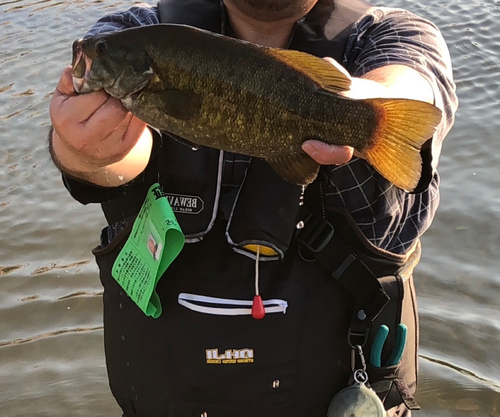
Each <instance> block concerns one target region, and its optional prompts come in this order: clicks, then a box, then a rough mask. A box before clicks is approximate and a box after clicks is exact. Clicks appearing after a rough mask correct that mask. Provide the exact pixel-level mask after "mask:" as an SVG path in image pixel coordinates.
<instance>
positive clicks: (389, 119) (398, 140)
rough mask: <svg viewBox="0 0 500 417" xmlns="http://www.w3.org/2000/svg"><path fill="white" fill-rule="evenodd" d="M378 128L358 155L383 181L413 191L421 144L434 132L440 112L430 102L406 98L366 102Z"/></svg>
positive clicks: (419, 171)
mask: <svg viewBox="0 0 500 417" xmlns="http://www.w3.org/2000/svg"><path fill="white" fill-rule="evenodd" d="M366 101H367V102H371V104H372V105H373V106H374V107H375V108H376V109H377V110H376V111H377V114H378V120H379V125H378V126H377V128H376V131H375V137H373V138H372V140H371V143H370V145H368V147H367V148H366V149H364V150H363V151H362V152H361V153H362V155H363V156H364V157H365V158H366V160H367V161H368V162H369V163H370V164H371V165H372V166H373V167H374V168H375V169H376V170H377V171H378V172H379V173H380V174H381V175H382V176H383V177H384V178H386V179H387V180H389V181H390V182H392V183H393V184H394V185H396V186H397V187H399V188H401V189H403V190H405V191H413V190H414V189H415V188H416V187H417V185H418V183H419V181H420V176H421V174H422V163H423V162H422V156H421V154H420V150H421V149H422V145H423V144H424V143H425V142H426V141H427V140H428V139H430V138H431V137H432V135H433V134H434V133H435V131H436V129H437V126H438V125H439V122H440V121H441V117H442V113H441V110H439V109H438V108H437V107H435V106H433V105H432V104H430V103H426V102H423V101H417V100H409V99H369V100H366Z"/></svg>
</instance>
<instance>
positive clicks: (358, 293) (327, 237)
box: [295, 213, 389, 346]
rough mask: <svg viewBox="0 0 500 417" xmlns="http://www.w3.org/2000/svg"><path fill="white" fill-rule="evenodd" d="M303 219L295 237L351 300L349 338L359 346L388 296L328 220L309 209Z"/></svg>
mask: <svg viewBox="0 0 500 417" xmlns="http://www.w3.org/2000/svg"><path fill="white" fill-rule="evenodd" d="M303 223H304V226H303V227H302V228H301V229H299V230H298V231H297V232H296V235H295V237H296V239H297V241H298V242H299V243H300V244H301V245H302V246H303V247H305V248H306V249H308V250H309V251H310V252H311V253H312V254H313V256H314V257H315V258H316V260H317V261H318V262H319V263H320V265H321V266H322V267H323V268H325V269H326V270H327V271H328V273H329V274H330V275H331V276H332V277H333V278H334V279H335V280H337V281H338V282H339V284H340V285H342V287H343V288H344V289H345V290H346V291H347V293H348V294H349V295H350V296H351V297H353V299H354V300H355V308H354V313H353V317H352V320H351V328H350V332H349V342H350V343H351V344H352V345H353V346H355V345H360V346H363V345H364V344H365V343H366V338H367V336H368V329H369V327H370V325H371V322H372V321H373V320H374V319H375V318H376V317H377V316H378V315H379V313H380V312H381V311H382V309H383V308H384V307H385V305H386V304H387V302H388V301H389V296H388V295H387V294H386V292H385V291H384V290H383V288H382V285H381V284H380V282H379V281H378V279H377V278H376V277H375V275H374V274H373V273H372V272H371V271H370V270H369V269H368V267H367V266H366V265H365V264H364V263H363V262H362V261H361V260H360V259H358V257H357V256H356V255H355V254H354V253H353V252H352V250H351V249H350V248H349V247H347V246H346V245H345V244H344V243H343V242H342V240H341V239H340V238H339V237H337V236H336V235H335V230H334V227H333V225H332V224H331V223H330V222H329V221H328V220H326V219H324V218H322V217H321V216H319V215H317V214H316V213H310V214H309V215H308V216H307V218H306V219H305V220H304V221H303Z"/></svg>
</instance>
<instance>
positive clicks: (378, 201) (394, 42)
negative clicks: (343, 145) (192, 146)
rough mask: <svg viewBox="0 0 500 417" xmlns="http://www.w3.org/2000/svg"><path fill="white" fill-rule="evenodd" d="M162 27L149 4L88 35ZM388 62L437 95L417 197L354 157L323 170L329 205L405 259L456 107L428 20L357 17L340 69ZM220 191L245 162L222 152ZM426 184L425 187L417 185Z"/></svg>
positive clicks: (440, 46)
mask: <svg viewBox="0 0 500 417" xmlns="http://www.w3.org/2000/svg"><path fill="white" fill-rule="evenodd" d="M157 23H159V17H158V12H157V8H156V7H154V6H149V5H146V4H141V5H139V6H134V7H132V8H130V9H129V10H128V11H126V12H120V13H112V14H109V15H106V16H104V17H103V18H101V19H100V20H99V21H98V22H97V23H96V24H95V25H94V26H93V27H92V29H91V30H90V31H89V33H88V34H89V35H93V34H96V33H100V32H107V31H112V30H116V29H122V28H125V27H133V26H140V25H152V24H157ZM388 64H402V65H407V66H409V67H412V68H414V69H415V70H417V71H418V72H419V73H420V74H422V75H423V76H424V77H425V78H426V79H427V80H428V81H429V82H430V84H431V86H432V88H433V90H434V96H435V103H434V104H435V105H436V106H438V107H439V108H440V109H441V110H442V111H443V119H442V122H441V124H440V126H439V128H438V131H437V133H436V134H435V135H434V137H433V139H432V143H431V145H430V152H429V154H430V155H431V158H429V159H431V160H430V161H427V166H424V170H427V172H430V175H429V180H428V181H421V183H420V185H419V187H418V188H419V190H418V192H416V193H413V194H409V193H406V192H404V191H402V190H400V189H399V188H397V187H396V186H394V185H393V184H391V183H389V182H388V181H387V180H386V179H384V178H383V177H382V176H381V175H380V174H378V173H377V172H376V171H375V170H374V169H373V167H371V166H370V165H369V164H368V163H367V162H366V161H364V160H362V159H358V158H353V159H352V160H351V161H350V162H349V163H347V164H344V165H341V166H324V167H322V169H323V170H324V171H325V172H326V174H327V175H328V177H329V182H328V185H327V187H326V190H325V195H326V201H325V202H326V205H327V206H328V207H334V208H343V209H346V210H347V211H348V212H349V213H350V214H351V216H352V217H353V219H354V221H355V222H356V224H357V225H358V227H359V228H360V229H361V231H362V232H363V234H364V235H365V236H366V237H367V239H368V240H369V241H370V242H372V243H373V244H374V245H375V246H377V247H379V248H381V249H384V250H387V251H390V252H393V253H396V254H404V253H405V252H406V251H407V250H408V249H409V248H410V247H411V246H412V245H413V243H414V242H415V241H416V240H417V239H418V238H419V237H420V236H421V235H422V233H423V232H424V231H425V230H426V229H427V228H428V227H429V226H430V224H431V221H432V218H433V216H434V214H435V212H436V209H437V206H438V203H439V190H438V185H439V176H438V173H437V171H436V166H437V161H438V157H439V153H440V150H441V144H442V141H443V139H444V137H445V136H446V134H447V133H448V131H449V130H450V128H451V126H452V125H453V121H454V113H455V110H456V107H457V98H456V96H455V86H454V83H453V79H452V72H451V63H450V58H449V53H448V49H447V47H446V44H445V42H444V40H443V38H442V36H441V34H440V32H439V30H438V29H437V28H436V27H435V26H434V25H433V24H432V23H430V22H429V21H427V20H425V19H423V18H420V17H418V16H416V15H414V14H412V13H410V12H408V11H405V10H401V9H389V8H378V9H376V10H375V11H373V12H371V14H370V15H367V16H365V17H364V18H362V19H361V20H360V21H359V22H358V23H357V24H356V25H355V27H354V29H353V32H352V33H351V34H350V36H349V39H348V42H347V46H346V50H345V52H344V58H343V62H342V65H343V66H344V67H345V68H346V69H347V70H348V71H349V73H351V75H353V76H357V77H359V76H362V75H363V74H365V73H367V72H368V71H371V70H373V69H375V68H379V67H381V66H385V65H388ZM225 155H226V158H225V161H224V168H223V187H224V188H225V191H226V193H224V194H227V195H234V194H235V193H231V192H229V193H227V191H230V189H231V188H238V187H239V186H240V185H241V183H242V181H243V178H244V175H245V171H246V169H247V167H248V164H249V161H250V158H249V157H247V156H244V155H235V154H231V153H225ZM422 182H425V183H422Z"/></svg>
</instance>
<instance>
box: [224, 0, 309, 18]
mask: <svg viewBox="0 0 500 417" xmlns="http://www.w3.org/2000/svg"><path fill="white" fill-rule="evenodd" d="M316 1H317V0H230V2H231V3H232V4H233V5H234V6H235V7H237V8H238V9H239V10H240V11H241V12H243V13H245V14H246V15H247V16H248V17H251V18H252V19H254V20H257V21H260V22H274V21H276V22H278V21H281V20H286V19H289V18H291V17H294V16H299V15H302V16H304V15H305V14H307V12H309V10H311V8H312V7H313V6H314V4H315V3H316Z"/></svg>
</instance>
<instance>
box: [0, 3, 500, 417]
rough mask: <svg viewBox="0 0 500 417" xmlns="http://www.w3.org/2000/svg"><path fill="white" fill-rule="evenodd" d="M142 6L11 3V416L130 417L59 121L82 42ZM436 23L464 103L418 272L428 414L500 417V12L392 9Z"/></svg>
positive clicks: (5, 126) (3, 34) (1, 65)
mask: <svg viewBox="0 0 500 417" xmlns="http://www.w3.org/2000/svg"><path fill="white" fill-rule="evenodd" d="M131 4H132V3H131V2H124V1H113V0H96V1H83V0H75V1H71V0H70V1H55V0H41V1H29V0H11V1H5V0H0V178H1V187H0V230H1V236H2V239H1V244H0V416H2V417H3V416H5V417H11V416H12V417H13V416H61V417H62V416H69V415H71V416H118V415H120V414H119V410H118V407H117V406H116V405H115V403H114V400H113V399H112V397H111V394H110V392H109V388H108V385H107V378H106V372H105V367H104V352H103V348H102V318H101V309H102V306H101V291H102V289H101V286H100V283H99V280H98V278H97V274H96V272H97V269H96V267H95V265H94V263H93V259H92V257H91V254H90V249H91V248H92V247H93V246H94V245H95V244H96V241H97V236H98V232H99V230H100V228H101V227H102V226H103V219H102V217H101V214H100V211H99V209H98V207H82V206H80V205H79V204H78V203H76V202H74V201H73V200H72V199H71V198H70V197H69V195H68V194H67V193H66V191H65V190H64V189H63V186H62V184H61V181H60V179H59V176H58V173H57V172H56V170H55V168H54V167H53V166H52V164H51V162H50V160H49V157H48V153H47V150H46V134H47V130H48V126H49V118H48V113H47V108H48V103H49V100H50V96H51V94H52V91H53V90H54V88H55V85H56V84H57V81H58V79H59V75H60V72H61V70H62V68H63V67H64V66H65V65H67V64H69V62H70V59H71V56H70V55H71V50H70V49H71V48H70V47H71V43H72V41H73V40H74V39H76V38H78V37H80V36H82V34H83V33H84V32H85V30H86V29H87V28H88V27H89V26H90V25H91V24H92V23H93V22H94V21H95V20H96V19H97V18H98V17H100V16H101V15H102V14H104V13H106V12H109V11H112V10H115V9H124V8H127V7H129V6H130V5H131ZM385 5H388V6H396V7H403V8H407V9H410V10H412V11H414V12H417V13H418V14H420V15H422V16H424V17H428V18H430V19H431V20H433V21H434V22H435V23H436V24H437V25H438V26H439V27H440V28H441V30H442V31H443V33H444V35H445V38H446V40H447V42H448V44H449V47H450V52H451V55H452V59H453V62H454V70H455V78H456V82H457V87H458V92H459V98H460V101H461V106H460V109H459V111H458V114H457V122H456V124H455V128H454V129H453V131H452V132H451V134H450V135H449V136H448V139H447V141H446V142H445V146H444V151H443V155H442V158H441V170H440V172H441V175H442V202H441V206H440V210H439V212H438V215H437V218H436V220H435V222H434V224H433V226H432V228H431V229H430V230H429V231H428V233H427V234H426V235H425V236H424V239H423V245H424V254H423V259H422V261H421V263H420V265H419V267H418V268H417V271H416V284H417V289H418V293H419V300H420V301H419V308H420V314H421V327H422V329H421V330H422V336H421V357H420V365H421V379H420V389H419V392H418V397H417V400H418V401H419V403H420V404H421V405H422V407H423V411H421V412H418V413H415V415H416V416H419V417H422V416H429V417H430V416H433V417H444V416H453V417H462V416H473V417H487V416H489V417H491V416H500V301H499V299H500V272H499V270H500V268H499V265H500V193H499V189H500V168H499V167H500V141H499V140H498V137H499V135H500V133H499V132H500V117H499V115H500V76H499V73H500V53H499V48H500V35H499V31H498V22H499V21H500V1H498V0H496V1H494V0H485V1H482V2H480V1H469V0H454V1H444V0H435V1H432V2H410V1H405V0H388V2H387V3H385Z"/></svg>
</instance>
